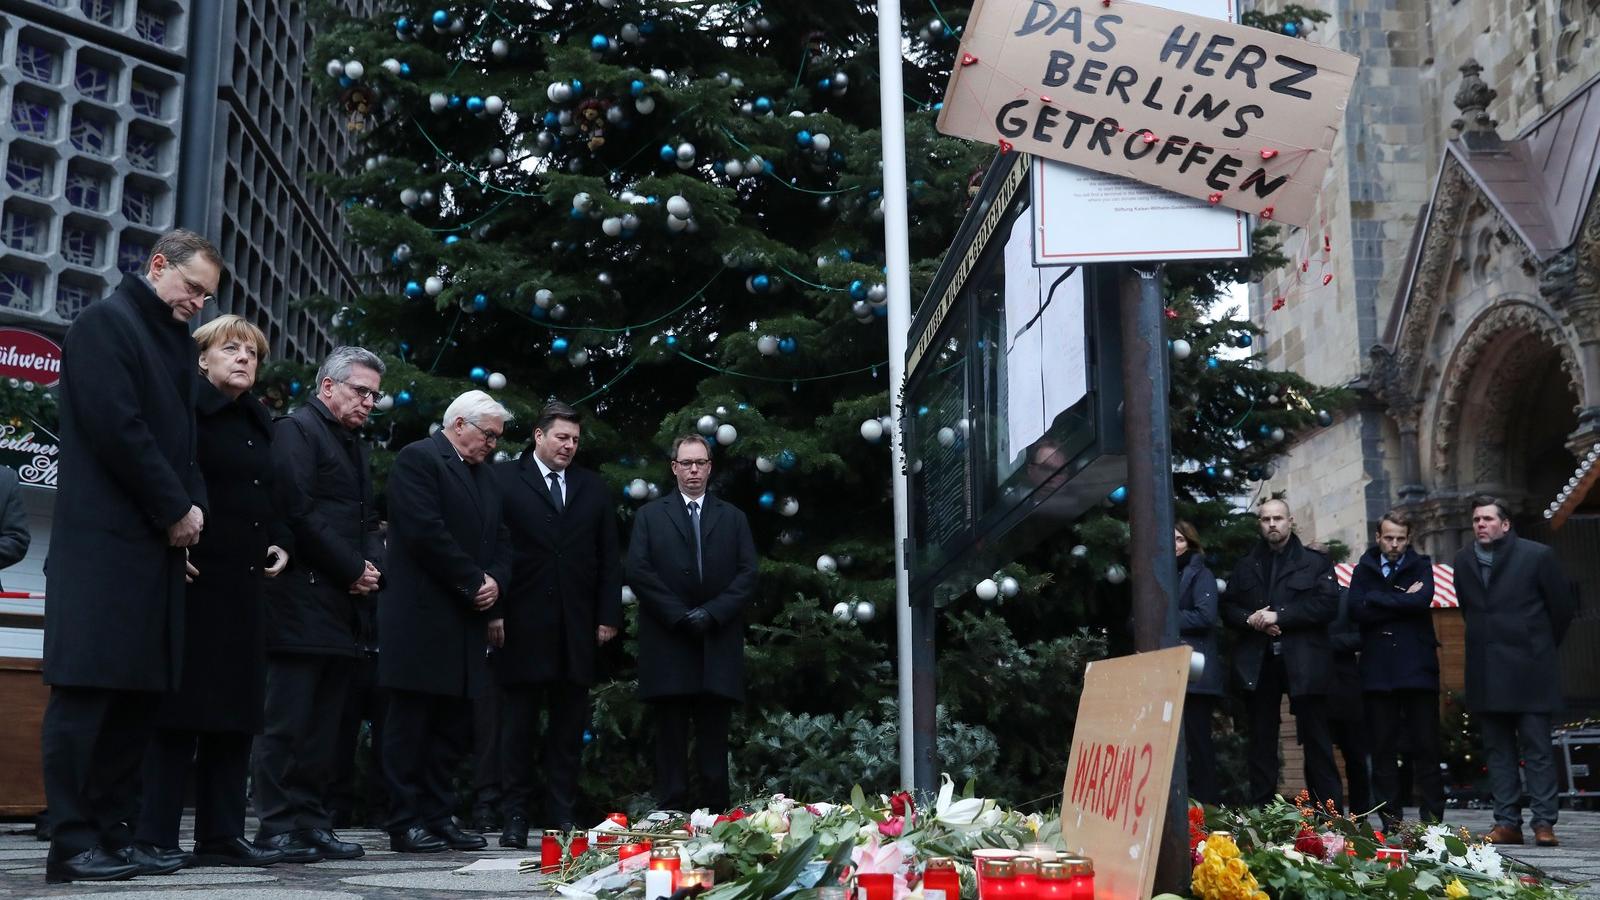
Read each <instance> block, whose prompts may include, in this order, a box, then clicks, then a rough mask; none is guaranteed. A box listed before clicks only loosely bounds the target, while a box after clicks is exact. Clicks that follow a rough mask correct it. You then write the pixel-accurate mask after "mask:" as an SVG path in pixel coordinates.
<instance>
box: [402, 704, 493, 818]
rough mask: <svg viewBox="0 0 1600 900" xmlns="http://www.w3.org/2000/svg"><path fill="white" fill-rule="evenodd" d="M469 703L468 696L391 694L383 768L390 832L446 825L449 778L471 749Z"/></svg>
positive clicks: (450, 805)
mask: <svg viewBox="0 0 1600 900" xmlns="http://www.w3.org/2000/svg"><path fill="white" fill-rule="evenodd" d="M471 704H472V701H471V700H469V699H467V698H466V697H455V696H445V695H443V694H423V693H418V692H416V691H400V690H391V691H389V709H388V714H387V717H386V719H385V721H384V724H383V769H384V774H385V776H386V777H387V778H388V780H389V785H390V789H391V790H392V791H393V792H394V796H393V797H392V798H391V799H392V801H393V802H392V803H391V804H390V809H389V820H388V822H387V823H386V827H387V828H388V829H389V831H390V833H393V832H397V831H404V830H406V829H407V828H411V827H414V826H418V825H420V826H422V827H424V828H432V827H434V826H438V825H443V824H445V823H446V822H448V821H449V820H450V817H451V813H452V808H453V805H454V803H455V792H454V791H453V790H452V783H451V782H452V780H453V779H452V776H454V775H455V770H456V767H457V766H459V765H460V764H461V761H462V760H463V759H465V758H466V756H467V753H468V752H469V751H470V749H471V746H472V705H471Z"/></svg>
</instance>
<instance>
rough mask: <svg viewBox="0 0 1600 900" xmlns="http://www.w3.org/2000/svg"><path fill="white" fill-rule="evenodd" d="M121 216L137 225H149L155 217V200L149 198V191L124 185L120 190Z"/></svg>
mask: <svg viewBox="0 0 1600 900" xmlns="http://www.w3.org/2000/svg"><path fill="white" fill-rule="evenodd" d="M122 215H123V216H125V217H126V218H127V220H128V221H130V222H134V223H137V224H139V225H149V224H151V223H152V222H154V221H155V217H156V204H155V198H154V197H152V196H150V192H149V191H145V190H140V189H139V188H136V187H133V186H131V185H125V186H124V187H123V188H122Z"/></svg>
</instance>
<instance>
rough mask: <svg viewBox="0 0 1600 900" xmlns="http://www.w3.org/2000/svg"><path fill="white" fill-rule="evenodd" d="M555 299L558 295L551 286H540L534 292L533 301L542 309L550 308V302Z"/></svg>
mask: <svg viewBox="0 0 1600 900" xmlns="http://www.w3.org/2000/svg"><path fill="white" fill-rule="evenodd" d="M555 301H556V295H555V294H552V293H551V292H550V289H549V288H540V289H539V290H537V291H535V292H534V294H533V303H534V305H535V306H537V307H539V308H540V309H549V308H550V304H552V303H554V302H555Z"/></svg>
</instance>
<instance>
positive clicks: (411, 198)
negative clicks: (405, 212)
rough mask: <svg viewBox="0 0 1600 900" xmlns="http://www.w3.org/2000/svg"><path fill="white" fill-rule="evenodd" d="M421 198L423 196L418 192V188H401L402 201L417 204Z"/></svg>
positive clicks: (412, 204) (407, 204)
mask: <svg viewBox="0 0 1600 900" xmlns="http://www.w3.org/2000/svg"><path fill="white" fill-rule="evenodd" d="M421 199H422V198H421V196H420V195H418V194H417V189H416V188H401V189H400V202H401V203H403V204H405V205H406V206H416V205H417V203H418V202H419V201H420V200H421Z"/></svg>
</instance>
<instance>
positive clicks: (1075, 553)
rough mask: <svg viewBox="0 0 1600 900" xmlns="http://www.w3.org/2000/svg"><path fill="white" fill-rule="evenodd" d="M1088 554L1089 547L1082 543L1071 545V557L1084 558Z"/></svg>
mask: <svg viewBox="0 0 1600 900" xmlns="http://www.w3.org/2000/svg"><path fill="white" fill-rule="evenodd" d="M1088 555H1089V548H1088V547H1085V546H1084V545H1082V544H1077V545H1075V546H1073V548H1072V558H1073V559H1084V558H1086V557H1087V556H1088Z"/></svg>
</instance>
